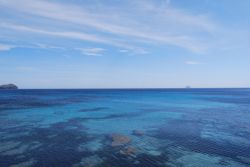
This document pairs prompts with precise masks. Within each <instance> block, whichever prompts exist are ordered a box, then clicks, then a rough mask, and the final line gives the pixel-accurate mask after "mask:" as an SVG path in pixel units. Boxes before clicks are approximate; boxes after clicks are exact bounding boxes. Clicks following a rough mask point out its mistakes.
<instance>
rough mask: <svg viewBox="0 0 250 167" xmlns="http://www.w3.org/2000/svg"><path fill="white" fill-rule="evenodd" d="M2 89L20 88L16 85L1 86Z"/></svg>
mask: <svg viewBox="0 0 250 167" xmlns="http://www.w3.org/2000/svg"><path fill="white" fill-rule="evenodd" d="M0 89H18V87H17V86H16V85H14V84H5V85H0Z"/></svg>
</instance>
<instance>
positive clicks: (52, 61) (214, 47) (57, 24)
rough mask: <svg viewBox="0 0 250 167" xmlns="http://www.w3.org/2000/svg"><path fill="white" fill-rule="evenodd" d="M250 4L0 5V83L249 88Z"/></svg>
mask: <svg viewBox="0 0 250 167" xmlns="http://www.w3.org/2000/svg"><path fill="white" fill-rule="evenodd" d="M249 9H250V1H249V0H240V1H239V0H188V1H186V0H133V1H131V0H0V84H6V83H14V84H16V85H18V86H19V87H20V88H183V87H186V86H191V87H197V88H201V87H211V88H213V87H250V77H249V76H250V10H249Z"/></svg>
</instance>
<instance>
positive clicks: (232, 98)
mask: <svg viewBox="0 0 250 167" xmlns="http://www.w3.org/2000/svg"><path fill="white" fill-rule="evenodd" d="M249 120H250V91H249V89H138V90H128V89H127V90H1V91H0V166H1V167H9V166H12V167H14V166H18V167H29V166H38V167H50V166H51V167H55V166H60V167H70V166H72V167H78V166H86V167H116V166H117V167H131V166H136V167H153V166H154V167H168V166H170V167H174V166H177V167H182V166H183V167H191V166H192V167H193V166H195V167H206V166H208V167H211V166H215V167H217V166H218V167H219V166H227V167H228V166H229V167H230V166H231V167H243V166H250V121H249Z"/></svg>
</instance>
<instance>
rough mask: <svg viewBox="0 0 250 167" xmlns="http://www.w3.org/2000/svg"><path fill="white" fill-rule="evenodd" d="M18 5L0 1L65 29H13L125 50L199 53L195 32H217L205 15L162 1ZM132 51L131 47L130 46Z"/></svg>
mask: <svg viewBox="0 0 250 167" xmlns="http://www.w3.org/2000/svg"><path fill="white" fill-rule="evenodd" d="M18 2H19V1H17V0H12V1H4V0H0V4H1V5H2V6H5V7H6V8H10V9H12V10H16V11H19V12H22V13H26V14H27V15H28V16H29V17H30V16H34V17H42V18H46V19H49V20H55V21H56V22H57V23H58V22H61V25H64V26H65V27H64V26H63V27H60V26H58V27H57V26H54V27H57V28H58V30H56V31H53V30H45V29H48V28H51V26H48V27H46V24H43V25H42V26H43V27H42V28H39V29H37V28H36V30H35V29H34V28H32V27H33V26H26V27H25V26H19V27H18V29H16V30H22V31H29V32H33V33H40V34H44V35H53V36H60V37H67V38H72V39H82V40H88V41H92V42H97V43H106V44H109V45H114V46H117V45H122V46H123V47H124V48H126V49H130V48H129V47H131V43H136V44H138V43H151V44H154V45H158V44H161V45H173V46H177V47H181V48H184V49H187V50H189V51H192V52H198V53H200V52H203V51H204V50H205V49H206V44H204V43H202V42H201V41H200V39H199V38H198V37H197V36H196V35H195V32H196V31H203V32H204V33H210V32H211V31H214V29H216V25H215V24H214V23H213V22H212V21H210V20H209V19H208V18H207V17H206V16H204V15H192V14H190V13H188V12H185V11H182V10H178V9H176V8H174V7H172V6H171V5H169V3H170V2H169V1H163V2H164V4H166V5H162V4H161V3H155V2H154V3H153V2H152V1H150V0H145V1H136V2H129V1H128V3H127V4H126V5H127V8H126V9H125V8H122V7H121V6H122V5H120V7H119V5H118V7H115V8H114V7H113V8H112V7H110V6H108V5H107V4H106V3H102V2H100V1H98V2H99V3H98V5H99V7H98V6H91V5H89V4H88V5H85V6H80V5H79V6H76V5H70V4H63V3H54V2H51V1H41V0H23V1H22V3H18ZM157 2H158V1H157ZM93 4H94V3H93ZM93 9H94V10H95V11H94V12H93ZM128 9H129V11H128ZM29 17H27V19H28V18H29ZM43 21H44V20H43ZM69 25H70V27H73V28H75V27H79V26H82V27H83V28H82V29H81V31H78V32H76V31H73V30H72V31H69V30H66V29H68V27H69ZM29 27H30V28H29ZM183 27H185V29H184V28H183ZM92 30H94V31H97V32H98V36H97V35H94V34H93V32H91V33H89V32H88V31H92ZM110 35H112V37H110ZM116 39H122V40H116ZM117 43H118V44H117ZM128 43H129V44H130V45H129V44H128ZM125 46H127V47H125ZM131 49H134V48H133V47H131Z"/></svg>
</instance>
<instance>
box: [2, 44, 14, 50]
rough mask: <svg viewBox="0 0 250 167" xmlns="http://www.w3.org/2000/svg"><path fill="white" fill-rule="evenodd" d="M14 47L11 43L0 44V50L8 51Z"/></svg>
mask: <svg viewBox="0 0 250 167" xmlns="http://www.w3.org/2000/svg"><path fill="white" fill-rule="evenodd" d="M13 48H15V46H13V45H6V44H0V51H9V50H11V49H13Z"/></svg>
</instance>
